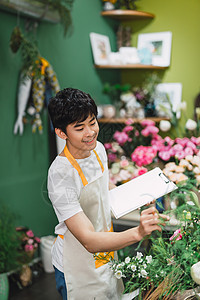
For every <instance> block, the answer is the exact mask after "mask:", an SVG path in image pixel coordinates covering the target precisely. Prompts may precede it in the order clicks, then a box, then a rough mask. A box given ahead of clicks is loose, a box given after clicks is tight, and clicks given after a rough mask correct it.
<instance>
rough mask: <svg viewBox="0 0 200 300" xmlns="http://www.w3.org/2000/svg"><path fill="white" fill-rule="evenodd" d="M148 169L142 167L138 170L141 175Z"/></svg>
mask: <svg viewBox="0 0 200 300" xmlns="http://www.w3.org/2000/svg"><path fill="white" fill-rule="evenodd" d="M147 171H148V170H147V168H143V167H142V168H140V169H139V170H138V176H140V175H143V174H144V173H146V172H147Z"/></svg>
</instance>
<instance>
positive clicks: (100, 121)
mask: <svg viewBox="0 0 200 300" xmlns="http://www.w3.org/2000/svg"><path fill="white" fill-rule="evenodd" d="M130 119H131V120H132V121H133V122H135V123H139V122H142V121H144V119H134V118H129V119H126V118H116V119H115V118H112V119H109V118H100V119H98V122H99V123H125V122H126V121H127V120H130ZM145 120H152V121H154V122H160V121H161V120H170V119H169V118H167V117H166V118H164V117H162V118H159V117H152V118H145Z"/></svg>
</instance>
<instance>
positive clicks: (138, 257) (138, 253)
mask: <svg viewBox="0 0 200 300" xmlns="http://www.w3.org/2000/svg"><path fill="white" fill-rule="evenodd" d="M142 256H143V254H142V253H141V252H137V256H136V258H137V259H139V260H140V259H141V258H142Z"/></svg>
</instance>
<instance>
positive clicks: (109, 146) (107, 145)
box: [104, 143, 112, 150]
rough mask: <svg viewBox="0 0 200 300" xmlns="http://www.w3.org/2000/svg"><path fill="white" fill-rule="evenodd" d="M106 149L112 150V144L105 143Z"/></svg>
mask: <svg viewBox="0 0 200 300" xmlns="http://www.w3.org/2000/svg"><path fill="white" fill-rule="evenodd" d="M104 147H105V149H106V150H108V149H111V148H112V144H111V143H105V144H104Z"/></svg>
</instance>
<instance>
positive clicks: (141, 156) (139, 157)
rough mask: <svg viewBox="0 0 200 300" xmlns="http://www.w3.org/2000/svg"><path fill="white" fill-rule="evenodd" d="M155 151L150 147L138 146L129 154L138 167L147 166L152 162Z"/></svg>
mask: <svg viewBox="0 0 200 300" xmlns="http://www.w3.org/2000/svg"><path fill="white" fill-rule="evenodd" d="M156 154H157V150H156V149H154V148H153V147H150V146H138V147H137V148H136V149H135V150H134V151H133V153H132V154H131V159H132V161H134V162H135V163H136V164H137V165H138V166H139V167H141V166H145V165H149V164H150V163H152V162H153V159H154V158H155V156H156Z"/></svg>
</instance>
